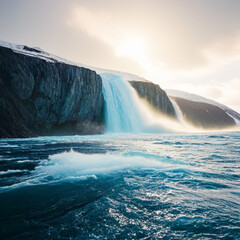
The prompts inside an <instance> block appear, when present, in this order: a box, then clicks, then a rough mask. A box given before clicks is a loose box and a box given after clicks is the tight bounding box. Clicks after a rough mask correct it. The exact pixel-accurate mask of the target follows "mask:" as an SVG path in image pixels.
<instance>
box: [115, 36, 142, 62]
mask: <svg viewBox="0 0 240 240" xmlns="http://www.w3.org/2000/svg"><path fill="white" fill-rule="evenodd" d="M145 50H146V45H145V42H144V41H143V39H142V38H140V37H136V36H132V37H128V38H126V39H125V40H124V41H123V42H122V43H121V44H120V45H119V46H118V47H117V48H116V54H117V56H127V57H131V58H133V59H135V60H141V59H143V58H144V56H145Z"/></svg>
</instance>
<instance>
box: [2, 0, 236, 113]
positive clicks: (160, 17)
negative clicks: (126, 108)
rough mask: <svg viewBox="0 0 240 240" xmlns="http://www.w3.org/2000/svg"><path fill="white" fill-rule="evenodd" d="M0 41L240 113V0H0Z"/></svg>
mask: <svg viewBox="0 0 240 240" xmlns="http://www.w3.org/2000/svg"><path fill="white" fill-rule="evenodd" d="M0 39H1V40H5V41H9V42H12V43H16V44H25V45H29V46H38V47H40V48H42V49H44V50H46V51H48V52H51V53H54V54H56V55H58V56H60V57H63V58H66V59H68V60H72V61H76V62H79V63H83V64H86V65H91V66H96V67H101V68H106V69H114V70H120V71H124V72H130V73H134V74H136V75H140V76H143V77H145V78H146V79H148V80H151V81H153V82H155V83H158V84H159V85H160V86H161V87H162V88H163V89H167V88H171V89H179V90H184V91H187V92H192V93H196V94H199V95H202V96H205V97H208V98H211V99H214V100H216V101H219V102H221V103H223V104H226V105H228V106H230V107H232V108H233V109H235V110H237V111H238V112H240V1H239V0H144V1H143V0H118V1H114V0H85V1H81V0H41V1H40V0H38V1H37V0H0Z"/></svg>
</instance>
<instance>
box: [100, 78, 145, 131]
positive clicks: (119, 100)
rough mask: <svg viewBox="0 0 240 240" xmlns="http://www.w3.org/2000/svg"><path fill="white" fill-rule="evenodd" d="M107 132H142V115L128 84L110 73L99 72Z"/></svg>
mask: <svg viewBox="0 0 240 240" xmlns="http://www.w3.org/2000/svg"><path fill="white" fill-rule="evenodd" d="M101 77H102V83H103V96H104V102H105V105H104V107H105V112H104V115H105V116H104V117H105V122H106V129H107V131H108V132H142V131H143V128H144V124H143V122H144V121H143V117H142V116H141V113H140V111H139V109H138V103H137V101H136V96H134V90H133V89H131V86H130V84H129V83H128V82H127V81H125V80H124V79H122V77H121V76H117V75H114V74H110V73H103V74H101Z"/></svg>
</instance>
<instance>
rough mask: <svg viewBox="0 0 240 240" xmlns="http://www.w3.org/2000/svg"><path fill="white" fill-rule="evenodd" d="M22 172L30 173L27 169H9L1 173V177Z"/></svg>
mask: <svg viewBox="0 0 240 240" xmlns="http://www.w3.org/2000/svg"><path fill="white" fill-rule="evenodd" d="M22 172H28V170H27V169H23V170H21V169H8V170H7V171H0V175H8V174H14V173H22Z"/></svg>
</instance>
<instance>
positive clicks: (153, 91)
mask: <svg viewBox="0 0 240 240" xmlns="http://www.w3.org/2000/svg"><path fill="white" fill-rule="evenodd" d="M129 83H130V84H131V85H132V87H133V88H135V89H136V91H137V93H138V95H139V96H140V97H141V98H144V99H146V100H147V101H148V102H149V103H150V104H151V105H152V106H153V107H154V108H155V109H157V110H158V111H160V112H161V113H163V114H166V115H168V116H171V117H175V110H174V107H173V105H172V102H171V101H170V99H169V98H168V96H167V94H166V92H165V91H163V90H162V89H161V88H160V87H159V85H157V84H154V83H152V82H148V81H129Z"/></svg>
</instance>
